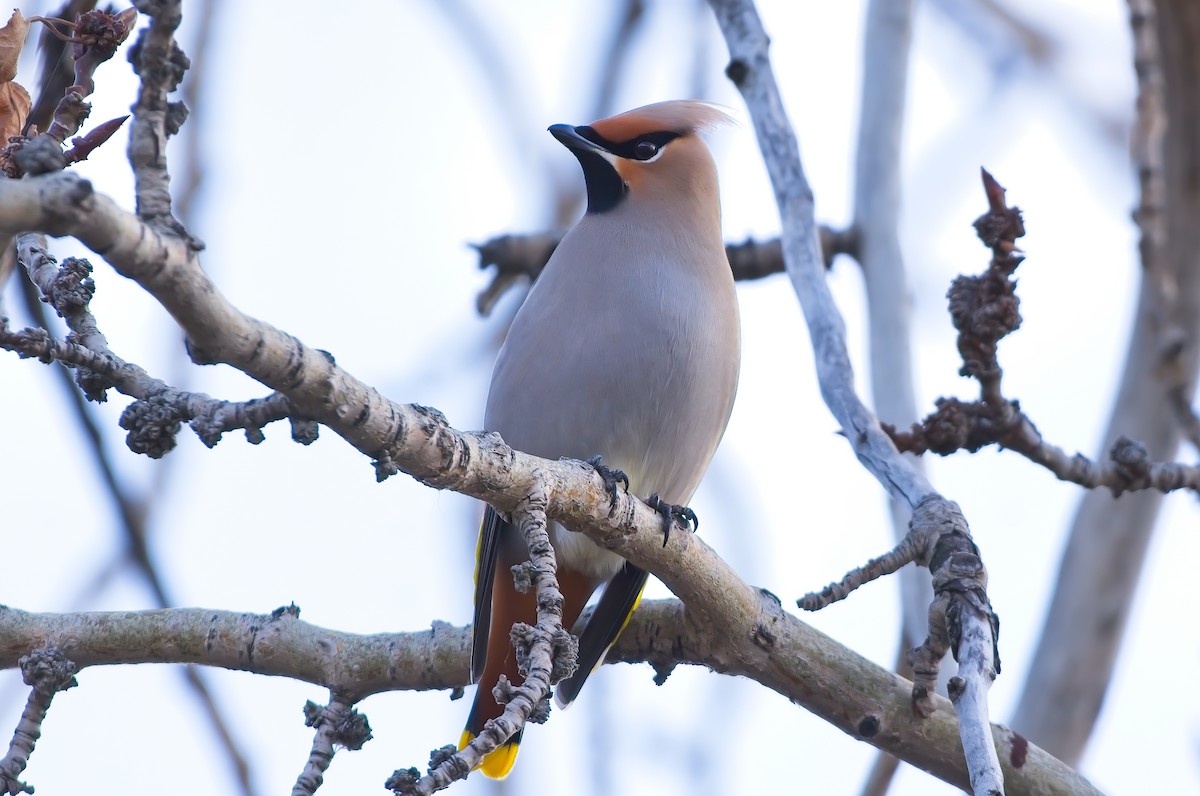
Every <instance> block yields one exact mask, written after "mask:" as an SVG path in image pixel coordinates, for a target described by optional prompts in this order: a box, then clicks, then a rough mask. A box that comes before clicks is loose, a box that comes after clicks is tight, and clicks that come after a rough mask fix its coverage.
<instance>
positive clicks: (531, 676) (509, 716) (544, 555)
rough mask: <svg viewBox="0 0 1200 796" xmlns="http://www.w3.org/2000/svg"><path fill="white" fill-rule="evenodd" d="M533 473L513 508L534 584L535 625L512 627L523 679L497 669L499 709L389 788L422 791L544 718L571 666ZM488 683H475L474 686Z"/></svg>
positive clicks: (572, 654)
mask: <svg viewBox="0 0 1200 796" xmlns="http://www.w3.org/2000/svg"><path fill="white" fill-rule="evenodd" d="M534 477H535V483H534V486H533V489H532V490H531V491H530V493H529V495H528V497H526V498H525V500H523V501H521V503H520V504H519V505H518V507H517V509H516V510H515V511H514V512H513V519H514V521H516V523H517V525H518V527H519V528H520V530H521V534H522V535H523V536H524V537H525V544H526V545H527V546H528V548H529V562H528V563H527V564H526V566H525V568H524V570H523V571H524V573H525V574H526V575H527V576H528V581H527V582H526V587H528V585H532V586H533V587H534V588H535V589H536V590H537V624H536V626H534V627H530V626H529V625H525V624H518V625H515V626H514V627H513V629H512V641H513V646H514V648H515V650H516V656H517V670H518V671H519V672H520V673H521V676H522V677H523V678H524V680H523V682H522V683H521V685H519V686H518V685H515V684H513V683H509V682H508V679H507V678H506V677H505V676H504V675H501V676H500V682H499V683H497V684H496V687H495V690H494V691H493V693H494V694H496V696H497V701H498V702H500V703H501V704H502V705H504V712H503V713H502V714H501V715H500V716H499V717H498V718H495V719H490V720H489V721H488V722H487V724H485V725H484V727H483V730H482V731H481V732H480V733H479V735H478V736H476V737H475V738H474V740H472V741H471V743H470V744H468V745H467V746H466V748H464V749H462V750H460V751H458V752H454V753H453V754H446V755H441V754H439V753H438V752H435V753H434V758H433V760H434V762H433V764H432V765H431V767H430V771H429V773H428V774H427V775H426V776H425V777H422V778H420V779H419V780H416V781H414V780H413V777H412V776H411V772H413V771H414V769H407V770H402V771H397V772H396V773H395V774H393V775H392V778H391V779H389V780H388V784H387V787H389V788H391V789H392V790H393V791H394V792H395V793H398V794H405V796H409V795H410V794H412V795H413V796H416V795H417V794H420V796H425V794H429V793H433V792H435V791H438V790H442V789H443V788H445V787H447V786H449V785H450V784H451V783H453V782H454V781H456V780H459V779H462V778H463V777H465V776H466V775H467V774H468V773H470V772H471V771H472V770H473V769H474V768H475V767H476V766H478V765H479V763H480V761H482V760H483V758H484V757H485V756H486V755H488V754H489V753H491V752H493V751H495V750H496V749H497V748H498V747H499V746H500V744H502V743H504V742H505V741H507V740H508V739H509V738H511V737H512V736H513V735H515V734H516V733H518V732H520V731H521V729H522V728H523V727H524V726H525V723H526V722H527V721H533V722H538V723H541V722H544V721H546V719H548V718H549V716H550V686H552V685H553V684H555V683H557V682H558V681H560V680H562V679H563V678H565V677H569V676H570V675H571V673H572V672H574V671H575V668H576V666H577V656H578V650H577V648H576V641H575V639H574V638H572V637H571V634H570V633H568V632H567V631H566V630H565V629H563V624H562V609H563V596H562V592H561V591H560V590H559V587H558V578H557V576H556V574H555V571H556V569H557V567H556V564H555V560H554V547H553V546H552V545H551V544H550V535H549V532H548V530H547V529H548V526H547V519H546V506H547V504H548V495H547V493H546V489H545V485H544V483H543V481H542V479H541V478H540V477H538V475H537V474H535V476H534ZM518 588H519V587H518ZM488 685H490V684H488V683H481V684H480V687H481V688H482V687H487V686H488Z"/></svg>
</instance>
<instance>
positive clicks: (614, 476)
mask: <svg viewBox="0 0 1200 796" xmlns="http://www.w3.org/2000/svg"><path fill="white" fill-rule="evenodd" d="M587 463H588V464H590V465H591V466H592V469H594V470H595V471H596V472H597V473H598V474H599V475H600V477H601V478H603V479H604V488H605V489H606V490H608V516H610V517H611V516H612V515H613V512H615V511H616V510H617V484H622V485H623V486H624V487H625V491H626V492H628V491H629V476H627V475H625V473H624V472H623V471H621V470H615V469H613V468H611V467H608V466H606V465H605V464H604V462H603V461H602V460H601V457H600V455H599V454H597V455H595V456H593V457H592V458H590V459H588V460H587Z"/></svg>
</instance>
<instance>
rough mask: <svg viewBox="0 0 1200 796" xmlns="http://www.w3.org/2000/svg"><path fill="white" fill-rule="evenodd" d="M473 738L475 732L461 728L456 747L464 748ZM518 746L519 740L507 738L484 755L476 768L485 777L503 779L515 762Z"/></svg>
mask: <svg viewBox="0 0 1200 796" xmlns="http://www.w3.org/2000/svg"><path fill="white" fill-rule="evenodd" d="M473 740H475V734H474V733H472V732H471V731H470V730H463V734H462V737H460V738H459V739H458V748H459V749H460V750H462V749H466V748H467V745H468V744H469V743H471V741H473ZM520 748H521V747H520V743H519V742H517V741H513V740H509V741H507V742H506V743H503V744H501V745H500V747H499V748H498V749H496V751H494V752H490V753H488V754H486V755H484V756H483V760H481V761H480V763H479V765H478V766H476V768H477V769H479V770H480V771H482V772H483V775H484V776H485V777H490V778H491V779H504V778H505V777H507V776H508V773H509V772H510V771H512V767H513V764H514V763H516V762H517V750H518V749H520Z"/></svg>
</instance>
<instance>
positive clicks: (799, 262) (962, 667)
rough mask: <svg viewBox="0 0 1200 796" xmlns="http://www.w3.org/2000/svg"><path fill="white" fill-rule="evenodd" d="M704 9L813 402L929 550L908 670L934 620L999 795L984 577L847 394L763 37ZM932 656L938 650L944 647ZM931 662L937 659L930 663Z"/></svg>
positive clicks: (961, 538)
mask: <svg viewBox="0 0 1200 796" xmlns="http://www.w3.org/2000/svg"><path fill="white" fill-rule="evenodd" d="M712 5H713V9H714V11H715V12H716V15H717V21H718V23H719V24H720V26H721V30H722V32H723V33H724V34H725V39H726V42H727V43H728V45H729V54H730V63H729V66H728V67H727V69H726V74H727V75H728V76H729V78H730V79H731V80H732V81H733V83H734V84H735V85H736V86H737V88H738V90H739V91H741V93H742V96H743V98H744V99H745V101H746V105H747V107H748V108H749V110H750V115H751V118H752V119H753V121H754V126H755V132H756V134H757V136H758V142H759V147H760V148H761V149H762V152H763V159H764V161H765V162H766V166H767V172H768V174H769V175H770V178H771V184H772V186H773V188H774V190H775V198H776V203H777V204H778V206H779V215H780V220H781V222H782V227H783V233H782V236H781V237H782V239H783V255H784V263H785V265H786V266H787V272H788V276H789V277H790V278H791V280H792V284H793V287H794V289H795V291H796V294H797V296H798V297H799V299H800V303H801V306H802V307H803V308H804V316H805V321H806V322H807V324H808V327H809V336H810V339H811V340H812V344H813V348H814V354H815V359H816V361H817V363H818V366H817V375H818V379H819V382H820V385H821V394H822V397H823V398H824V399H825V403H826V405H827V406H828V407H829V408H830V410H831V411H832V412H833V414H834V416H835V417H836V418H837V419H838V421H839V422H840V423H841V424H842V429H843V431H844V432H845V435H846V438H847V439H848V440H849V441H850V443H851V445H852V446H853V448H854V452H855V454H856V455H857V456H858V459H859V461H860V462H861V463H862V464H863V465H864V466H865V467H866V468H867V469H868V471H870V472H871V473H872V474H873V475H874V476H875V477H876V478H877V479H878V480H879V481H880V483H881V484H883V485H884V487H885V488H886V489H887V490H888V492H889V493H890V494H891V495H892V497H893V498H896V499H899V500H903V501H905V502H906V503H907V504H908V505H909V506H910V507H911V508H912V510H913V522H912V533H913V534H915V535H916V536H917V539H919V540H920V541H918V542H916V543H915V549H916V550H918V551H920V552H922V553H924V552H925V551H929V558H924V557H922V558H920V559H918V560H919V561H921V562H922V563H925V564H927V565H928V566H929V568H930V571H931V572H932V573H933V576H934V584H935V587H934V594H935V595H936V599H935V602H934V605H933V606H931V609H930V613H929V616H930V627H929V634H930V635H929V637H928V638H927V639H926V642H925V644H923V645H922V646H921V647H920V648H918V649H917V650H915V651H914V656H917V657H918V658H919V659H920V660H921V662H922V664H923V666H922V667H918V666H916V665H915V664H914V669H916V670H917V671H918V672H921V671H922V669H924V673H925V674H926V675H928V666H929V665H931V664H932V665H933V666H935V667H936V661H935V660H934V659H933V657H932V656H933V655H934V654H936V652H937V649H938V648H939V647H941V640H940V635H941V631H942V628H941V627H940V623H941V622H942V621H944V622H945V623H946V627H945V632H946V634H947V637H948V640H949V642H950V644H951V645H952V646H953V648H954V650H955V652H956V658H957V660H958V662H959V677H961V678H963V682H964V686H963V688H961V689H959V690H957V691H956V692H955V694H953V695H957V696H959V697H961V698H956V699H954V700H953V701H954V707H955V710H956V711H957V713H958V717H959V721H960V730H961V739H962V744H963V751H964V753H965V755H966V760H967V768H968V769H969V770H970V772H971V787H972V789H973V790H974V792H975V793H976V794H989V796H992V794H1002V793H1003V792H1004V779H1003V775H1002V773H1001V770H1000V763H999V760H998V758H997V755H996V749H995V746H994V745H993V743H992V738H991V734H990V730H989V725H988V710H987V701H986V692H987V688H988V687H989V686H990V685H991V682H992V679H993V678H994V677H995V675H996V673H997V672H998V669H999V656H998V655H997V653H996V647H995V644H996V640H995V631H996V625H997V620H996V617H995V614H994V613H993V612H992V610H991V606H990V604H989V603H988V600H987V594H986V584H987V575H986V570H985V569H984V568H983V564H982V562H981V561H980V560H979V557H978V550H977V548H975V546H974V544H973V543H972V542H971V540H970V532H969V530H968V528H967V523H966V520H965V519H964V518H963V516H962V512H961V511H960V510H959V509H958V507H957V506H956V505H954V504H953V503H950V502H949V501H947V500H946V499H945V498H943V497H942V496H941V495H939V494H938V493H937V492H936V491H935V490H934V489H933V487H932V485H930V483H929V482H928V480H927V479H926V478H925V477H924V476H923V475H922V474H921V473H920V472H918V471H917V470H916V469H915V468H914V467H913V466H912V463H911V462H910V461H908V460H906V459H905V458H904V457H902V456H901V455H900V453H899V452H898V451H897V450H896V448H895V446H894V445H893V444H892V443H891V441H890V440H889V439H888V437H887V435H886V434H885V433H884V432H883V430H882V429H881V428H880V426H879V422H878V421H877V420H876V419H875V417H874V416H873V415H872V414H871V413H870V411H869V410H867V408H866V407H865V406H864V405H863V403H862V401H861V400H860V399H859V398H858V395H857V394H856V392H855V387H854V374H853V369H852V368H851V365H850V358H849V355H848V353H847V350H846V336H845V335H846V333H845V323H844V321H843V320H842V317H841V314H840V313H839V312H838V310H837V307H836V305H835V304H834V302H833V297H832V295H831V294H830V292H829V286H828V284H827V282H826V277H825V268H824V265H823V262H822V259H821V251H820V246H819V243H818V240H819V239H818V235H817V226H816V220H815V218H814V213H813V194H812V189H811V187H810V186H809V184H808V181H807V178H806V177H805V175H804V168H803V166H802V165H801V162H800V153H799V146H798V144H797V142H796V137H795V133H794V132H793V130H792V127H791V124H790V122H789V121H788V118H787V114H786V112H785V110H784V108H783V100H782V98H781V97H780V94H779V88H778V86H777V84H776V82H775V76H774V74H773V72H772V69H771V64H770V60H769V59H768V56H767V49H768V39H767V34H766V31H765V30H763V27H762V22H761V20H760V19H759V17H758V12H757V10H756V9H755V7H754V4H753V2H750V0H712ZM927 545H928V546H927ZM939 585H940V586H941V588H940V589H939ZM939 614H940V615H939ZM941 651H942V653H944V652H945V648H944V647H941ZM940 659H941V655H940V654H939V655H937V659H936V660H940ZM935 672H936V669H935ZM935 676H936V675H935ZM916 686H917V687H916V688H914V692H913V704H914V709H917V710H920V711H922V712H925V711H926V710H928V709H929V708H930V703H929V702H928V695H927V694H924V693H922V692H921V686H922V684H921V683H920V682H918V683H917V684H916Z"/></svg>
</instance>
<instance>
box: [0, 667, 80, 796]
mask: <svg viewBox="0 0 1200 796" xmlns="http://www.w3.org/2000/svg"><path fill="white" fill-rule="evenodd" d="M17 665H19V666H20V667H21V676H22V679H24V681H25V685H27V686H30V691H29V699H28V701H26V703H25V710H24V711H23V712H22V713H21V719H20V721H19V722H18V723H17V729H16V732H15V733H13V740H12V743H11V744H10V745H9V748H8V754H7V755H5V756H4V759H2V760H0V788H2V789H3V792H4V793H9V794H14V796H15V794H18V793H33V788H32V787H30V786H29V785H26V784H25V783H24V782H21V781H20V780H19V779H18V777H20V776H21V772H22V771H24V770H25V764H26V763H27V762H28V761H29V756H30V755H31V754H33V747H34V745H35V744H36V743H37V740H38V738H39V737H41V734H42V722H43V721H44V720H45V718H46V711H48V710H49V709H50V702H51V701H52V700H53V699H54V695H55V694H57V693H58V692H59V691H65V690H67V689H68V688H74V687H75V686H77V685H79V683H77V682H76V681H75V671H76V668H75V664H74V663H73V662H72V661H71V660H69V659H68V658H67V657H66V656H65V655H63V653H62V651H61V650H59V649H58V648H57V647H53V646H40V647H38V648H37V649H34V650H33V651H31V652H30V653H29V654H28V655H24V656H22V657H21V659H20V660H19V661H18V662H17Z"/></svg>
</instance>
